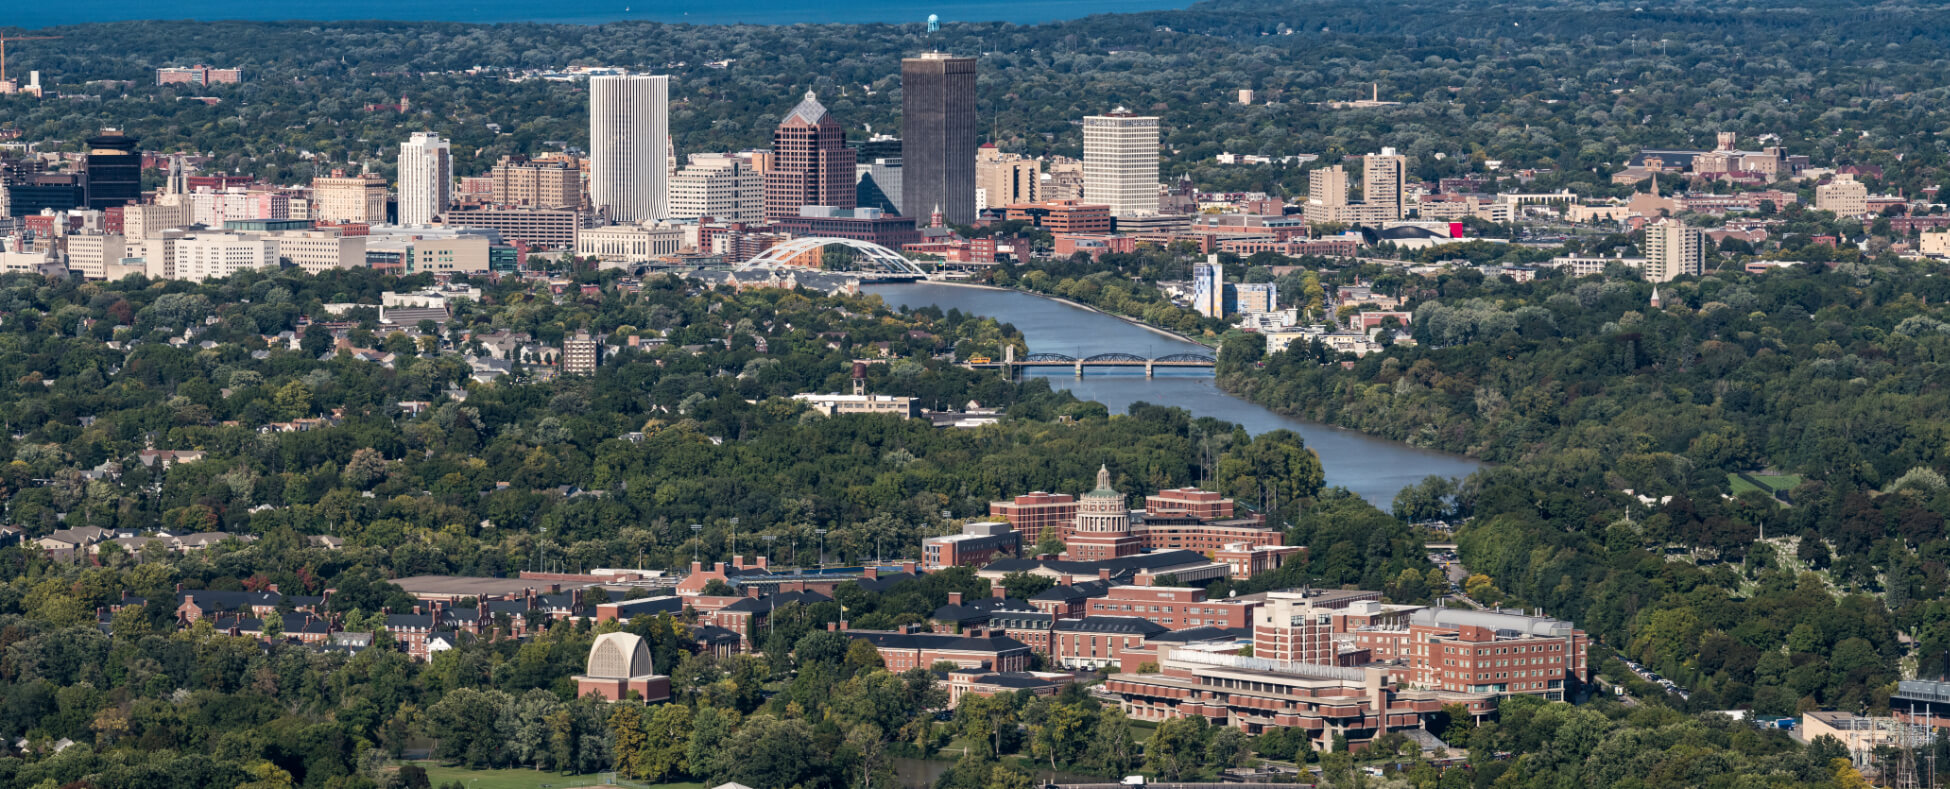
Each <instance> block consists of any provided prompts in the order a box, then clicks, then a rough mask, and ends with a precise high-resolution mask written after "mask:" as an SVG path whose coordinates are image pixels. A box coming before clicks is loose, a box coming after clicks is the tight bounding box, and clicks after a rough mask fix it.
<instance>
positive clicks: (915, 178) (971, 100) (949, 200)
mask: <svg viewBox="0 0 1950 789" xmlns="http://www.w3.org/2000/svg"><path fill="white" fill-rule="evenodd" d="M976 134H977V127H976V125H975V59H974V58H965V57H964V58H958V57H954V56H952V55H948V54H946V53H942V52H928V53H925V54H923V55H921V56H920V57H913V58H906V59H903V60H902V61H901V192H902V202H903V204H904V205H905V206H906V208H907V209H908V210H907V213H908V215H910V216H913V217H916V218H917V219H918V220H920V221H926V219H927V217H929V216H930V215H932V214H933V213H934V212H935V211H936V210H939V211H940V212H941V215H942V217H943V218H945V219H947V221H949V222H952V223H954V224H959V225H967V224H973V223H974V222H975V145H976Z"/></svg>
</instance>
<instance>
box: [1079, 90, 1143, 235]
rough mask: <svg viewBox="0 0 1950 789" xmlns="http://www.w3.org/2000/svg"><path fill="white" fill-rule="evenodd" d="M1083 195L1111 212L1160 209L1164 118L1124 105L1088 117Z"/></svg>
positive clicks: (1135, 213)
mask: <svg viewBox="0 0 1950 789" xmlns="http://www.w3.org/2000/svg"><path fill="white" fill-rule="evenodd" d="M1083 197H1084V199H1086V200H1089V201H1090V202H1093V203H1103V204H1105V205H1108V206H1110V213H1111V216H1117V217H1124V216H1143V215H1149V214H1156V213H1158V119H1157V118H1156V117H1152V116H1146V115H1138V114H1136V113H1133V112H1131V111H1130V110H1127V109H1124V108H1123V107H1118V108H1117V109H1115V110H1112V111H1111V112H1109V113H1108V114H1104V115H1090V116H1086V117H1085V118H1084V119H1083Z"/></svg>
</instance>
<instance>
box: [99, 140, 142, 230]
mask: <svg viewBox="0 0 1950 789" xmlns="http://www.w3.org/2000/svg"><path fill="white" fill-rule="evenodd" d="M137 142H139V141H138V140H137V139H136V138H134V137H130V136H128V135H126V134H123V133H121V132H119V131H103V132H102V133H101V134H100V135H97V136H94V137H90V138H88V157H87V159H86V162H87V170H88V207H89V208H92V209H95V210H97V211H105V210H107V209H110V208H114V207H115V206H118V205H127V204H129V203H131V202H136V201H139V200H141V199H142V154H140V153H137V152H136V150H135V146H136V143H137Z"/></svg>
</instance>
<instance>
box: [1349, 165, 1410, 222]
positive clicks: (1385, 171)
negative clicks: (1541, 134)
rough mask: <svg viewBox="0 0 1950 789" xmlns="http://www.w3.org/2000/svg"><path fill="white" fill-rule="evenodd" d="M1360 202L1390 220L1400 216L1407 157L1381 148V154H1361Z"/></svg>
mask: <svg viewBox="0 0 1950 789" xmlns="http://www.w3.org/2000/svg"><path fill="white" fill-rule="evenodd" d="M1361 159H1362V163H1361V201H1362V202H1363V203H1366V204H1367V205H1368V206H1369V207H1370V208H1372V209H1376V210H1379V211H1381V212H1383V213H1385V214H1386V215H1387V217H1388V218H1389V219H1400V218H1402V216H1403V215H1404V214H1405V212H1404V211H1403V208H1404V205H1403V200H1404V195H1405V194H1406V192H1407V189H1406V180H1405V179H1406V177H1407V173H1406V171H1407V169H1408V157H1405V156H1402V155H1400V154H1398V153H1395V149H1393V148H1383V149H1381V153H1378V154H1377V153H1371V154H1368V155H1367V156H1363V157H1361Z"/></svg>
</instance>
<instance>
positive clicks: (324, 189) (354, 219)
mask: <svg viewBox="0 0 1950 789" xmlns="http://www.w3.org/2000/svg"><path fill="white" fill-rule="evenodd" d="M311 199H312V214H313V216H314V217H315V218H317V219H318V220H319V221H321V222H330V223H332V224H336V225H346V224H354V225H380V224H385V223H386V179H384V178H381V177H379V176H377V175H372V174H369V173H368V174H364V175H347V174H346V172H345V171H344V170H333V171H332V174H331V176H329V177H326V178H313V179H312V181H311Z"/></svg>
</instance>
